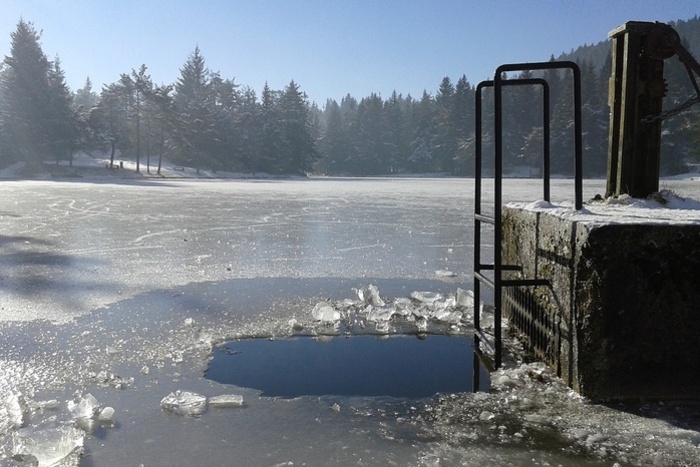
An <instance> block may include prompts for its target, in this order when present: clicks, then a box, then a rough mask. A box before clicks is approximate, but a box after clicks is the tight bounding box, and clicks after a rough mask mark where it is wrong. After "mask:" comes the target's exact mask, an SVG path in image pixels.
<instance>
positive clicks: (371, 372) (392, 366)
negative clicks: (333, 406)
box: [205, 335, 489, 398]
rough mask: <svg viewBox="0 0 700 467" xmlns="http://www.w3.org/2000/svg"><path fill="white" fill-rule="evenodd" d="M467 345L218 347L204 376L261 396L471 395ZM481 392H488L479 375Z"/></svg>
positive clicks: (439, 341) (464, 341)
mask: <svg viewBox="0 0 700 467" xmlns="http://www.w3.org/2000/svg"><path fill="white" fill-rule="evenodd" d="M473 363H474V355H473V351H472V340H471V339H468V338H465V337H449V336H444V335H429V336H421V337H420V338H417V337H416V336H406V335H402V336H392V337H385V338H377V337H375V336H353V337H348V338H345V337H336V338H333V339H332V340H330V341H320V340H316V339H313V338H308V337H298V338H288V339H276V340H268V339H245V340H240V341H231V342H228V343H226V344H225V345H223V346H220V347H218V348H217V349H216V350H215V352H214V358H213V360H212V361H211V363H210V364H209V368H208V369H207V371H206V372H205V377H206V378H208V379H211V380H214V381H217V382H219V383H225V384H233V385H236V386H241V387H248V388H254V389H259V390H261V391H262V394H263V395H264V396H277V397H297V396H323V395H339V396H390V397H405V398H421V397H429V396H432V395H435V394H436V393H455V392H465V391H471V390H472V381H473V376H474V375H473ZM479 385H480V389H481V390H483V391H487V390H488V387H489V381H488V373H487V372H486V371H485V370H484V369H483V368H480V377H479Z"/></svg>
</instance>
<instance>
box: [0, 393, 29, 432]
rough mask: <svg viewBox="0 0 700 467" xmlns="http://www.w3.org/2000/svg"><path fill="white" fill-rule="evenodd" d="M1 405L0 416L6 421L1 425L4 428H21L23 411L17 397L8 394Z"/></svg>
mask: <svg viewBox="0 0 700 467" xmlns="http://www.w3.org/2000/svg"><path fill="white" fill-rule="evenodd" d="M3 405H4V406H0V409H1V410H0V416H3V415H4V417H3V418H5V419H6V420H5V423H3V424H2V425H7V427H5V428H11V427H20V426H22V424H23V423H24V410H23V409H22V404H21V403H20V400H19V397H17V395H16V394H10V395H9V396H7V397H6V398H5V401H4V404H3ZM3 412H4V413H3ZM2 431H6V430H2Z"/></svg>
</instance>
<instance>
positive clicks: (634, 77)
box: [606, 21, 666, 198]
mask: <svg viewBox="0 0 700 467" xmlns="http://www.w3.org/2000/svg"><path fill="white" fill-rule="evenodd" d="M655 26H657V23H648V22H639V21H630V22H627V23H625V24H623V25H622V26H620V27H618V28H617V29H614V30H613V31H611V32H610V34H609V36H610V37H611V38H612V40H613V55H612V59H613V63H612V76H611V77H610V95H609V104H610V134H609V140H608V179H607V189H606V196H619V195H621V194H628V195H630V196H632V197H635V198H646V197H647V196H649V195H650V194H652V193H654V192H656V191H658V190H659V161H660V152H661V121H660V120H654V121H652V122H644V121H643V119H644V118H645V117H648V116H654V115H658V114H659V113H660V112H661V106H662V100H663V97H664V94H665V89H666V87H665V83H664V79H663V75H664V61H663V59H662V58H657V57H653V56H652V55H651V54H650V53H649V48H650V47H649V45H648V44H647V42H648V38H649V32H650V31H651V30H652V28H654V27H655Z"/></svg>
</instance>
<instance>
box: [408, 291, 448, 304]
mask: <svg viewBox="0 0 700 467" xmlns="http://www.w3.org/2000/svg"><path fill="white" fill-rule="evenodd" d="M411 298H412V299H414V300H417V301H419V302H422V303H425V304H426V305H432V304H433V303H435V302H436V301H438V300H442V294H439V293H437V292H411Z"/></svg>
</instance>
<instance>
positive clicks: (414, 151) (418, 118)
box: [407, 91, 436, 173]
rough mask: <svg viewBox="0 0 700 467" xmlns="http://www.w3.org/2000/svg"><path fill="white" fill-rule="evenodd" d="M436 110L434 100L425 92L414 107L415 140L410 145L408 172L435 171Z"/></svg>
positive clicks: (413, 130) (413, 131)
mask: <svg viewBox="0 0 700 467" xmlns="http://www.w3.org/2000/svg"><path fill="white" fill-rule="evenodd" d="M435 114H436V110H435V104H434V102H433V98H432V97H431V96H430V94H428V92H427V91H423V95H422V96H421V100H420V101H418V103H416V105H415V106H414V107H413V117H412V118H411V120H412V121H413V129H412V133H413V139H412V141H411V144H410V151H411V154H410V156H409V157H408V161H407V162H408V167H407V168H408V170H409V171H411V172H416V173H420V172H428V171H433V170H434V164H435V146H434V140H435V139H434V136H433V135H434V134H435V125H436V115H435Z"/></svg>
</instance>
